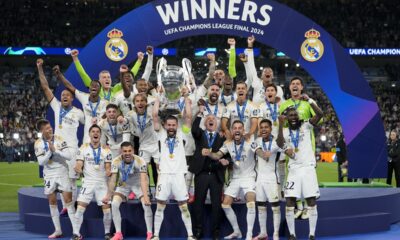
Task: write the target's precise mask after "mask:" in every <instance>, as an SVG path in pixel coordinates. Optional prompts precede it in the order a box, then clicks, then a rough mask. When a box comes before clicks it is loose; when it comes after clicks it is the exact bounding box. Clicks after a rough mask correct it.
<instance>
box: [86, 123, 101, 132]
mask: <svg viewBox="0 0 400 240" xmlns="http://www.w3.org/2000/svg"><path fill="white" fill-rule="evenodd" d="M93 128H98V129H99V130H100V132H101V128H100V126H99V125H97V124H93V125H92V126H91V127H90V128H89V132H90V131H92V129H93Z"/></svg>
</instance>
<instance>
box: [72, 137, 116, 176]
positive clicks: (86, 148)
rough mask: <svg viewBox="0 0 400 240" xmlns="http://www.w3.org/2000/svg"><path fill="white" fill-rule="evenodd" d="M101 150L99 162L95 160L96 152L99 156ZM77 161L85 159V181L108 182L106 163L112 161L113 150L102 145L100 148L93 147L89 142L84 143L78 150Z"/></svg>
mask: <svg viewBox="0 0 400 240" xmlns="http://www.w3.org/2000/svg"><path fill="white" fill-rule="evenodd" d="M99 150H100V159H99V162H98V163H96V162H95V158H94V153H95V154H96V156H98V153H99ZM76 161H83V176H84V177H83V181H84V182H86V183H87V182H93V183H96V182H106V181H107V176H106V169H105V163H111V161H112V155H111V150H110V149H109V148H108V147H107V146H105V145H102V146H101V147H99V148H96V149H93V148H92V147H91V146H90V144H89V143H84V144H83V145H82V146H81V147H80V148H79V151H78V154H77V156H76Z"/></svg>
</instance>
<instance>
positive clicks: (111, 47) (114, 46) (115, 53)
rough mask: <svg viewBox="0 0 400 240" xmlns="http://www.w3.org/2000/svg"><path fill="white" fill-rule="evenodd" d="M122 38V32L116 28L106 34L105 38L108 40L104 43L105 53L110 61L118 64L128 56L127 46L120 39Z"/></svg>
mask: <svg viewBox="0 0 400 240" xmlns="http://www.w3.org/2000/svg"><path fill="white" fill-rule="evenodd" d="M123 36H124V34H123V33H122V31H120V30H118V29H116V28H114V29H113V30H111V31H109V32H108V33H107V37H108V38H110V39H109V40H108V41H107V43H106V46H105V53H106V55H107V57H108V58H109V59H110V60H111V61H114V62H119V61H121V60H123V59H124V58H126V56H127V55H128V45H127V44H126V42H125V40H124V39H122V37H123Z"/></svg>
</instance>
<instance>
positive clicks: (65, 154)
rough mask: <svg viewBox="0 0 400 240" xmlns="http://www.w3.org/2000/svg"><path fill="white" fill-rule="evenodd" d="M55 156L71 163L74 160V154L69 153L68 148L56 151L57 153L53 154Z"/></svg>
mask: <svg viewBox="0 0 400 240" xmlns="http://www.w3.org/2000/svg"><path fill="white" fill-rule="evenodd" d="M53 155H54V156H59V157H61V158H62V159H63V160H66V161H69V160H71V158H72V154H71V151H69V149H68V148H63V149H62V150H58V149H57V150H56V151H55V152H53Z"/></svg>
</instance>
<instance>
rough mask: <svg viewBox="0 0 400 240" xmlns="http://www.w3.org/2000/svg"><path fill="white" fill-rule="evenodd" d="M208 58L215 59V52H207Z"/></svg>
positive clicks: (211, 60) (212, 60)
mask: <svg viewBox="0 0 400 240" xmlns="http://www.w3.org/2000/svg"><path fill="white" fill-rule="evenodd" d="M207 59H208V60H210V62H214V61H215V54H214V53H207Z"/></svg>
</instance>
